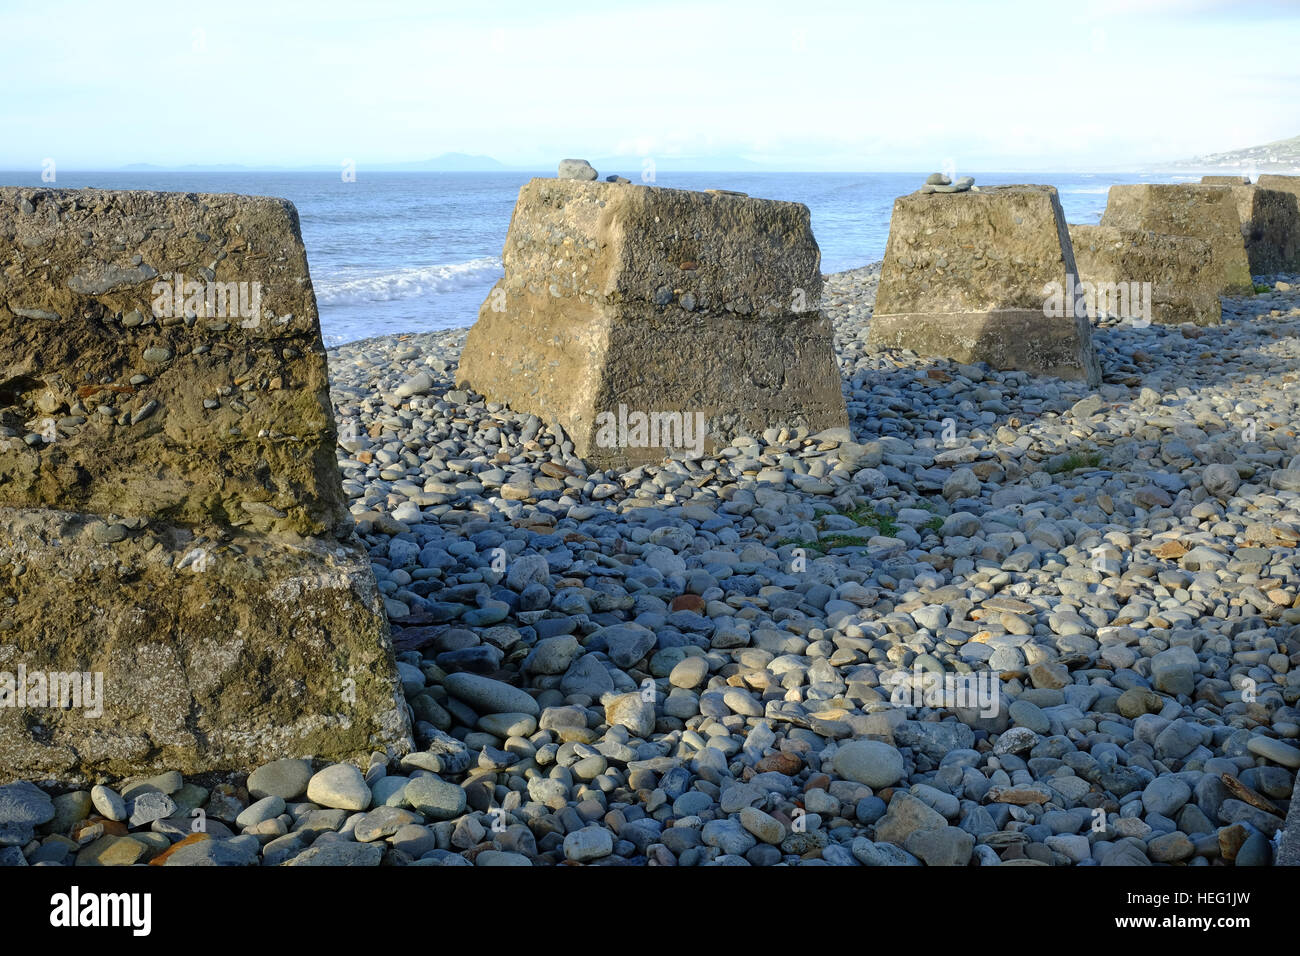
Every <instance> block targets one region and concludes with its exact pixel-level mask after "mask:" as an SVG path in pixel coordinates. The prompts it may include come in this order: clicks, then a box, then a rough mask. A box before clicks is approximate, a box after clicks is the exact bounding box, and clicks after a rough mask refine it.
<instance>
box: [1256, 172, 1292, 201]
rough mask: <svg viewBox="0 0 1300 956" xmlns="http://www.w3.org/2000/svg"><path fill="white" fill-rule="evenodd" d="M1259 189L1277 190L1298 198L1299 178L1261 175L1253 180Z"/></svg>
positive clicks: (1277, 174) (1270, 174) (1273, 174)
mask: <svg viewBox="0 0 1300 956" xmlns="http://www.w3.org/2000/svg"><path fill="white" fill-rule="evenodd" d="M1255 185H1256V186H1258V187H1259V188H1260V189H1277V190H1281V191H1282V192H1286V193H1291V195H1293V196H1300V176H1283V175H1281V174H1280V173H1261V174H1260V175H1259V176H1258V177H1256V179H1255Z"/></svg>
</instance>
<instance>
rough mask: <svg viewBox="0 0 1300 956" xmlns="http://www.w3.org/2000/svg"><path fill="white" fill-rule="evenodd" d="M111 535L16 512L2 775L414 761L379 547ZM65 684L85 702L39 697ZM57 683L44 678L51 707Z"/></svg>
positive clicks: (1, 588)
mask: <svg viewBox="0 0 1300 956" xmlns="http://www.w3.org/2000/svg"><path fill="white" fill-rule="evenodd" d="M106 526H107V525H106V523H105V521H104V520H103V519H101V518H99V517H98V516H94V515H87V514H78V513H72V512H65V511H56V510H51V509H12V508H0V778H4V779H7V778H10V777H26V778H41V777H47V776H48V777H54V778H60V779H67V780H75V779H81V778H85V777H94V776H96V775H98V774H107V775H109V776H113V777H121V776H127V775H130V774H135V773H144V772H156V771H161V770H179V771H181V772H182V773H186V774H189V773H200V772H204V771H209V770H223V769H244V770H248V769H252V768H253V767H254V766H257V765H259V764H262V763H265V762H267V761H269V760H274V759H276V758H279V757H301V756H308V755H311V756H320V757H334V758H341V757H346V756H349V755H353V754H359V753H368V752H370V751H371V750H374V749H384V748H385V747H391V748H393V749H394V750H395V751H403V752H404V751H405V750H406V749H409V746H410V744H409V736H410V728H409V724H408V717H407V713H406V704H405V701H404V700H403V698H402V691H401V685H400V683H399V682H398V681H397V678H396V674H395V668H394V665H393V657H392V647H391V644H390V642H389V635H388V622H387V619H386V618H385V616H384V612H383V605H382V603H381V598H380V595H379V592H378V590H377V588H376V586H375V579H374V574H373V572H372V571H371V569H370V559H369V556H368V555H367V553H366V551H365V550H364V548H362V547H360V546H359V545H357V544H355V543H349V542H339V541H337V540H322V539H299V540H298V541H297V542H296V544H295V545H293V546H286V545H285V544H283V543H281V542H279V541H278V540H276V539H275V538H272V537H267V536H264V535H260V534H253V535H250V536H243V535H240V536H235V537H233V538H231V539H230V540H229V541H226V542H217V541H214V540H211V539H208V540H203V538H202V537H201V536H196V535H195V534H194V532H192V531H191V530H190V529H187V528H180V527H177V526H174V525H166V524H163V525H156V526H151V527H150V528H148V529H147V530H143V531H139V532H130V533H128V535H127V536H126V537H125V538H123V539H122V540H120V541H117V542H112V543H107V542H105V541H103V537H104V536H103V534H102V529H103V528H104V527H106ZM50 672H54V673H57V674H60V675H63V680H64V681H70V682H72V683H76V684H78V685H80V691H81V694H80V695H79V696H78V698H76V699H75V700H74V699H72V698H65V700H64V702H65V703H71V704H77V705H78V706H73V707H69V708H64V709H60V708H58V707H57V704H58V703H59V701H58V700H56V699H46V700H41V699H37V697H36V685H37V682H38V679H37V677H36V675H37V674H42V675H44V674H49V673H50ZM6 677H9V678H12V681H13V686H12V687H8V688H7V687H6ZM22 678H25V680H23V679H22ZM57 682H58V681H52V680H49V679H45V680H42V681H40V683H42V684H44V685H45V687H46V693H47V694H49V695H51V697H56V696H57V695H56V694H54V692H53V691H52V690H51V686H52V685H53V684H55V683H57ZM20 684H22V685H24V686H25V690H24V691H23V692H22V699H20V698H19V693H20V691H19V685H20ZM70 689H71V683H70V684H69V690H70ZM88 690H89V691H90V692H89V693H87V691H88Z"/></svg>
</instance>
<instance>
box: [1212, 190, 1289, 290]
mask: <svg viewBox="0 0 1300 956" xmlns="http://www.w3.org/2000/svg"><path fill="white" fill-rule="evenodd" d="M1228 188H1229V189H1230V190H1231V192H1232V198H1233V199H1234V200H1235V201H1236V203H1237V216H1238V218H1239V219H1240V221H1241V238H1242V240H1243V241H1244V242H1245V243H1246V259H1247V261H1248V262H1249V263H1250V271H1251V274H1252V275H1272V274H1274V273H1277V272H1294V271H1296V270H1298V269H1300V196H1297V194H1295V193H1290V192H1287V191H1285V190H1281V189H1270V188H1265V187H1264V186H1240V185H1235V186H1229V187H1228Z"/></svg>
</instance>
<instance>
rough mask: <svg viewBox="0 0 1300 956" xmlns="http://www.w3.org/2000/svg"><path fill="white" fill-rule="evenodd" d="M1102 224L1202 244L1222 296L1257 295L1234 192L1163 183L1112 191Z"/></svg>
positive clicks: (1199, 186)
mask: <svg viewBox="0 0 1300 956" xmlns="http://www.w3.org/2000/svg"><path fill="white" fill-rule="evenodd" d="M1101 224H1102V225H1103V226H1115V227H1118V228H1120V229H1137V230H1141V231H1144V232H1156V233H1162V234H1164V235H1170V236H1194V237H1196V238H1198V239H1204V240H1205V241H1206V242H1208V243H1209V244H1210V251H1211V257H1210V272H1211V275H1212V276H1213V279H1212V282H1213V284H1214V286H1215V287H1216V288H1217V290H1218V293H1219V294H1220V295H1239V294H1245V293H1249V292H1251V291H1253V289H1254V284H1253V282H1252V281H1251V277H1250V260H1249V258H1248V257H1247V255H1246V243H1245V240H1244V239H1243V238H1242V231H1241V215H1240V213H1239V211H1238V209H1237V198H1236V197H1235V196H1234V195H1233V190H1232V188H1230V187H1225V186H1201V185H1199V184H1164V183H1140V184H1137V185H1128V186H1111V187H1110V194H1109V195H1108V196H1107V199H1106V211H1105V212H1104V213H1102V217H1101Z"/></svg>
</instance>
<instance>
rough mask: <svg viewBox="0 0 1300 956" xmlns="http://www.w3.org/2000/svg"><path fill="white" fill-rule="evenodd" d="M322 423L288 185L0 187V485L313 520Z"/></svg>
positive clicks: (329, 479)
mask: <svg viewBox="0 0 1300 956" xmlns="http://www.w3.org/2000/svg"><path fill="white" fill-rule="evenodd" d="M178 281H179V283H180V286H179V291H178V286H177V283H178ZM254 312H256V314H251V313H254ZM168 313H170V314H168ZM187 313H189V314H188V315H187ZM244 313H249V314H244ZM205 402H208V403H209V404H211V405H212V406H213V407H208V406H207V405H205ZM6 438H7V439H8V440H7V441H6V440H5V439H6ZM25 439H26V440H25ZM335 441H336V435H335V431H334V420H333V416H332V414H331V411H330V404H329V391H328V382H327V379H326V368H325V351H324V347H323V345H322V343H321V337H320V323H319V319H318V317H317V314H316V301H315V296H314V295H313V294H312V288H311V279H310V277H309V275H308V272H307V256H306V253H305V251H304V249H303V245H302V238H301V235H300V232H299V228H298V214H297V212H296V211H295V210H294V208H293V206H292V205H291V204H290V203H288V202H286V201H284V200H281V199H270V198H261V197H250V196H233V195H196V194H194V193H150V192H111V191H105V190H97V189H78V190H71V189H57V190H52V189H23V188H14V187H4V188H0V504H4V505H12V506H16V507H42V506H48V507H62V508H69V509H73V510H85V511H96V512H110V511H112V512H118V513H121V514H126V515H132V514H147V515H151V516H155V515H156V516H160V517H161V516H166V517H168V518H170V519H173V520H176V521H181V522H205V521H215V522H218V523H224V524H234V525H244V524H251V525H253V526H255V527H260V528H263V529H264V530H283V531H294V532H296V533H298V534H325V533H329V532H331V531H333V530H334V528H335V527H336V526H337V525H339V523H340V522H341V521H342V520H343V518H344V511H345V509H344V504H343V498H342V489H341V487H340V484H339V479H338V466H337V462H336V460H335V456H334V445H335Z"/></svg>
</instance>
